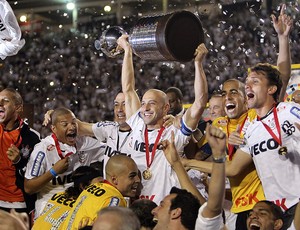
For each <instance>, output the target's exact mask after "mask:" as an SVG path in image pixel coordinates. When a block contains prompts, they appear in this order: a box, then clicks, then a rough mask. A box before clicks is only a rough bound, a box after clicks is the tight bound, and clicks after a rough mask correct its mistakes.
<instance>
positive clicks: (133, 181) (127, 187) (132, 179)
mask: <svg viewBox="0 0 300 230" xmlns="http://www.w3.org/2000/svg"><path fill="white" fill-rule="evenodd" d="M124 164H126V165H124V172H122V174H121V175H119V176H118V178H117V179H118V181H117V185H116V187H117V188H118V190H119V191H120V192H121V193H122V195H123V196H129V197H135V196H136V193H137V191H138V187H139V185H140V182H141V180H140V178H139V176H138V168H137V166H136V164H135V163H134V162H133V161H127V162H124Z"/></svg>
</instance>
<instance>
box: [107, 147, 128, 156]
mask: <svg viewBox="0 0 300 230" xmlns="http://www.w3.org/2000/svg"><path fill="white" fill-rule="evenodd" d="M104 155H106V156H108V157H112V156H114V155H125V156H128V157H131V154H126V153H122V152H120V151H116V150H112V147H110V146H106V147H105V152H104Z"/></svg>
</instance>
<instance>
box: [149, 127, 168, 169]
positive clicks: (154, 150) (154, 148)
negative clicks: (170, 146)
mask: <svg viewBox="0 0 300 230" xmlns="http://www.w3.org/2000/svg"><path fill="white" fill-rule="evenodd" d="M164 130H165V127H161V128H160V130H159V131H158V134H157V136H156V140H155V142H154V146H153V149H152V152H151V161H150V151H149V139H148V129H147V127H146V128H145V132H144V135H145V145H146V146H145V147H146V162H147V168H150V166H151V164H152V162H153V160H154V156H155V152H156V149H157V145H158V142H159V140H160V137H161V135H162V133H163V131H164Z"/></svg>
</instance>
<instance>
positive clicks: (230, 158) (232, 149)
mask: <svg viewBox="0 0 300 230" xmlns="http://www.w3.org/2000/svg"><path fill="white" fill-rule="evenodd" d="M247 118H248V114H247V116H246V117H245V119H244V120H243V123H242V125H241V127H240V130H239V133H240V134H241V132H242V130H243V127H244V125H245V122H246V120H247ZM228 124H229V119H228V120H227V137H229V127H228ZM234 153H235V149H234V145H232V144H228V156H229V160H232V157H233V154H234Z"/></svg>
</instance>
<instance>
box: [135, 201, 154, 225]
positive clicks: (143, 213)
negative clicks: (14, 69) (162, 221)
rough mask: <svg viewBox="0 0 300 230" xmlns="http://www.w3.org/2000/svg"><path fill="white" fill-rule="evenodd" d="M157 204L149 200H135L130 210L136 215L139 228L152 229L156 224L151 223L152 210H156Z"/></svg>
mask: <svg viewBox="0 0 300 230" xmlns="http://www.w3.org/2000/svg"><path fill="white" fill-rule="evenodd" d="M156 206H157V204H156V203H155V202H153V201H151V200H149V199H138V200H135V201H134V202H133V203H132V204H131V205H130V209H132V211H133V212H134V213H135V214H136V215H137V217H138V218H139V220H140V222H141V226H143V227H147V228H154V226H155V225H156V223H155V222H154V221H153V217H154V216H153V214H152V210H153V209H154V208H156Z"/></svg>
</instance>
